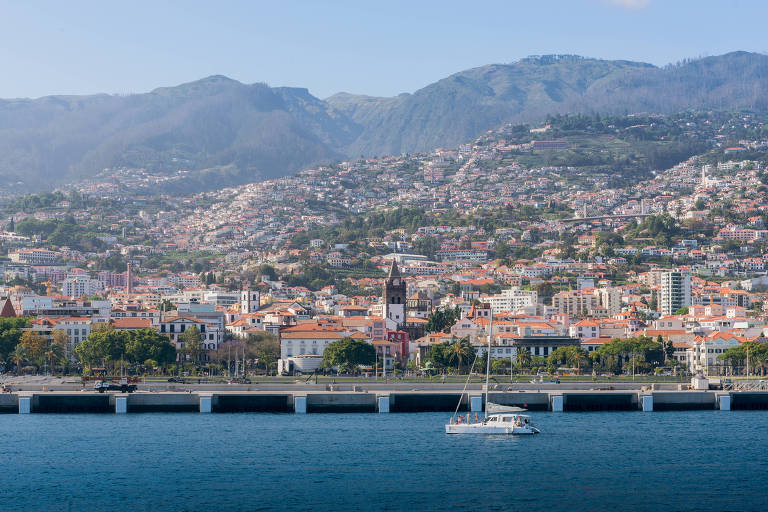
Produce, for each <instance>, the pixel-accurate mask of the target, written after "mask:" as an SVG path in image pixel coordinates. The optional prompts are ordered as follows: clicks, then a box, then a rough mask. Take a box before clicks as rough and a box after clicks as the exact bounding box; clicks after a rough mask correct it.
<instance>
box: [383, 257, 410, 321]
mask: <svg viewBox="0 0 768 512" xmlns="http://www.w3.org/2000/svg"><path fill="white" fill-rule="evenodd" d="M406 292H407V287H406V284H405V280H403V278H402V276H401V275H400V270H399V269H398V268H397V262H396V261H394V260H392V266H391V267H390V268H389V275H388V276H387V280H386V281H385V282H384V288H383V292H382V299H383V302H384V317H385V318H389V319H390V320H393V321H394V322H395V323H396V324H397V326H398V328H399V327H401V326H402V325H404V324H405V304H406Z"/></svg>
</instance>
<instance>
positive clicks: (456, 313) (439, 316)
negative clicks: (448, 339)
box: [426, 306, 461, 332]
mask: <svg viewBox="0 0 768 512" xmlns="http://www.w3.org/2000/svg"><path fill="white" fill-rule="evenodd" d="M460 318H461V308H459V307H458V306H456V307H455V308H453V309H451V308H437V309H435V310H434V311H432V312H431V313H430V314H429V317H428V318H427V325H426V330H427V332H448V330H449V329H450V328H451V327H452V326H453V325H454V324H455V323H456V322H457V321H458V320H459V319H460Z"/></svg>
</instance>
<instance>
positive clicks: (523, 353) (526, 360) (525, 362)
mask: <svg viewBox="0 0 768 512" xmlns="http://www.w3.org/2000/svg"><path fill="white" fill-rule="evenodd" d="M517 363H518V364H519V365H520V368H521V369H522V368H528V367H530V366H531V351H530V350H529V349H527V348H521V349H518V351H517Z"/></svg>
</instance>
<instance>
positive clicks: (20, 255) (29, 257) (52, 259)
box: [8, 249, 56, 265]
mask: <svg viewBox="0 0 768 512" xmlns="http://www.w3.org/2000/svg"><path fill="white" fill-rule="evenodd" d="M8 258H9V259H10V260H11V261H12V262H14V263H25V264H27V265H53V264H54V263H56V253H55V252H53V251H49V250H47V249H23V250H19V251H15V252H11V253H9V254H8Z"/></svg>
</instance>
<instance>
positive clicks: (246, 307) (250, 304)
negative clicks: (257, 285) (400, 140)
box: [240, 289, 261, 314]
mask: <svg viewBox="0 0 768 512" xmlns="http://www.w3.org/2000/svg"><path fill="white" fill-rule="evenodd" d="M260 302H261V294H260V293H259V292H258V290H249V289H246V290H241V291H240V313H242V314H246V313H255V312H257V311H258V310H259V306H260Z"/></svg>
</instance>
